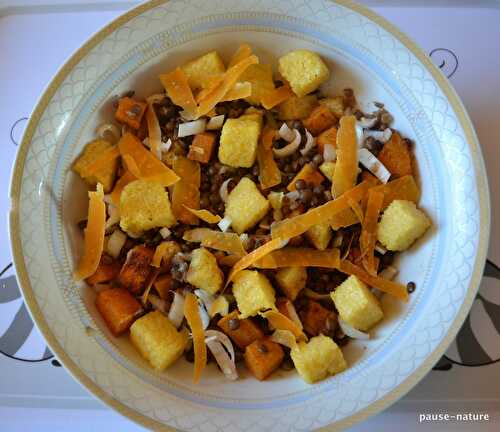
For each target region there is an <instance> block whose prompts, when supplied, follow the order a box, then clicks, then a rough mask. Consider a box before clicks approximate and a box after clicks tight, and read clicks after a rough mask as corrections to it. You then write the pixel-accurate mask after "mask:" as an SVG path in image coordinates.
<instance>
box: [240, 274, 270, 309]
mask: <svg viewBox="0 0 500 432" xmlns="http://www.w3.org/2000/svg"><path fill="white" fill-rule="evenodd" d="M233 295H234V297H235V299H236V303H237V305H238V310H239V311H240V312H241V315H240V318H248V317H249V316H254V315H257V314H258V313H259V312H260V311H261V310H265V309H276V295H275V293H274V288H273V287H272V285H271V283H270V282H269V281H268V280H267V278H266V277H265V276H264V275H263V274H262V273H259V272H258V271H256V270H254V271H251V270H243V271H241V272H239V273H238V274H237V275H236V276H235V278H234V281H233Z"/></svg>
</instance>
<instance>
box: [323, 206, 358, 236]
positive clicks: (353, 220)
mask: <svg viewBox="0 0 500 432" xmlns="http://www.w3.org/2000/svg"><path fill="white" fill-rule="evenodd" d="M328 223H329V224H330V226H331V227H332V229H334V230H335V231H337V230H338V229H340V228H344V227H348V226H351V225H355V224H357V223H359V219H358V217H357V216H356V214H355V213H354V212H353V211H352V209H350V208H349V209H347V210H344V211H341V212H340V213H338V214H336V215H335V216H334V217H333V218H331V219H330V220H329V221H328Z"/></svg>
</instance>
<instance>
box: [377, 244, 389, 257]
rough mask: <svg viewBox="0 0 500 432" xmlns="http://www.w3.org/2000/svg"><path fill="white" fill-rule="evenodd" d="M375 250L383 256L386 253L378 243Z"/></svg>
mask: <svg viewBox="0 0 500 432" xmlns="http://www.w3.org/2000/svg"><path fill="white" fill-rule="evenodd" d="M375 250H376V251H377V252H378V253H379V254H381V255H385V254H386V253H387V249H386V248H385V247H384V246H383V245H381V244H380V243H376V244H375Z"/></svg>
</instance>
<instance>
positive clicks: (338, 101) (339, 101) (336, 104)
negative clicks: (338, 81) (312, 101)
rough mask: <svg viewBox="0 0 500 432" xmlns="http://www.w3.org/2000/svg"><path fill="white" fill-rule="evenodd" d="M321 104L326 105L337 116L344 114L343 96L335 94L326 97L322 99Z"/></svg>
mask: <svg viewBox="0 0 500 432" xmlns="http://www.w3.org/2000/svg"><path fill="white" fill-rule="evenodd" d="M319 103H320V104H321V105H326V106H327V107H328V108H329V109H330V111H331V112H332V113H333V114H335V117H337V118H340V117H342V116H343V115H344V108H345V107H344V98H343V97H342V96H335V97H330V98H325V99H320V101H319Z"/></svg>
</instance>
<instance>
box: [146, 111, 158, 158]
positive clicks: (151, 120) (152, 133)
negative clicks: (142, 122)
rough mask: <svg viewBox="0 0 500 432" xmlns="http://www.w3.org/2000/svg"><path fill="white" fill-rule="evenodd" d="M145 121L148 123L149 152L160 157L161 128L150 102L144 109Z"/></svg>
mask: <svg viewBox="0 0 500 432" xmlns="http://www.w3.org/2000/svg"><path fill="white" fill-rule="evenodd" d="M146 122H147V124H148V135H149V146H150V149H151V153H153V156H155V157H157V158H158V159H161V157H160V156H161V153H160V146H161V129H160V123H159V122H158V117H156V113H155V110H154V108H153V104H152V103H150V104H148V110H147V111H146Z"/></svg>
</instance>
